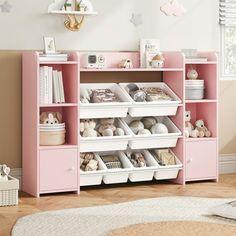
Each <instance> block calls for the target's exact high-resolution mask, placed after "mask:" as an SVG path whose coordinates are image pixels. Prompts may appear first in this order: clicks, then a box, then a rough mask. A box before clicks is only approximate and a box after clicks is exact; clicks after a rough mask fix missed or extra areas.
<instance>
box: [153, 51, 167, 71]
mask: <svg viewBox="0 0 236 236" xmlns="http://www.w3.org/2000/svg"><path fill="white" fill-rule="evenodd" d="M164 63H165V58H164V56H163V55H162V53H158V54H157V55H156V56H154V57H153V58H152V67H153V68H162V67H164Z"/></svg>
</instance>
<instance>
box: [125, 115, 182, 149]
mask: <svg viewBox="0 0 236 236" xmlns="http://www.w3.org/2000/svg"><path fill="white" fill-rule="evenodd" d="M157 118H158V119H161V120H162V122H163V123H164V124H165V125H166V126H167V128H168V130H169V133H168V134H151V135H150V134H148V135H135V134H134V133H133V132H132V130H131V129H130V128H129V126H128V124H129V123H130V122H131V121H133V120H141V119H142V117H135V118H134V117H131V116H128V117H126V118H123V119H122V121H123V122H124V123H125V129H126V131H127V132H129V133H131V134H132V138H131V139H130V141H129V146H130V148H131V149H149V148H163V147H175V146H176V144H177V140H178V138H179V137H180V136H181V131H180V130H179V129H178V128H177V127H176V126H175V124H174V123H173V122H172V121H171V120H170V119H169V118H168V117H156V119H157Z"/></svg>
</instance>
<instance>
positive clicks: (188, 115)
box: [185, 111, 199, 138]
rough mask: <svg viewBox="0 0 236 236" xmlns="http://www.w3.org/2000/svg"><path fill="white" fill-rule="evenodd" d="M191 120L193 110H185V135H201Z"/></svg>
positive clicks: (195, 136)
mask: <svg viewBox="0 0 236 236" xmlns="http://www.w3.org/2000/svg"><path fill="white" fill-rule="evenodd" d="M190 121H191V112H190V111H185V137H186V138H188V137H192V138H197V137H199V131H198V130H197V129H194V127H193V125H192V123H191V122H190Z"/></svg>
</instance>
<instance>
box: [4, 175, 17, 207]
mask: <svg viewBox="0 0 236 236" xmlns="http://www.w3.org/2000/svg"><path fill="white" fill-rule="evenodd" d="M8 179H9V180H8V181H4V182H0V206H12V205H17V204H18V190H19V180H18V179H15V178H13V177H11V176H8Z"/></svg>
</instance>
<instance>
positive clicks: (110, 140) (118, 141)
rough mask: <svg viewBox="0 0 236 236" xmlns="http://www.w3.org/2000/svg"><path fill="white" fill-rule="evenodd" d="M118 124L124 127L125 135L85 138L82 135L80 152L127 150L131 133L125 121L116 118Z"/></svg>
mask: <svg viewBox="0 0 236 236" xmlns="http://www.w3.org/2000/svg"><path fill="white" fill-rule="evenodd" d="M116 122H117V126H118V127H120V128H122V129H124V131H125V135H124V136H112V137H110V136H106V137H95V138H94V137H91V138H84V137H81V136H80V152H100V151H113V150H126V148H127V145H128V141H129V140H130V138H131V133H130V132H129V130H127V128H126V127H125V124H124V122H122V121H121V120H120V119H117V120H116Z"/></svg>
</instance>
